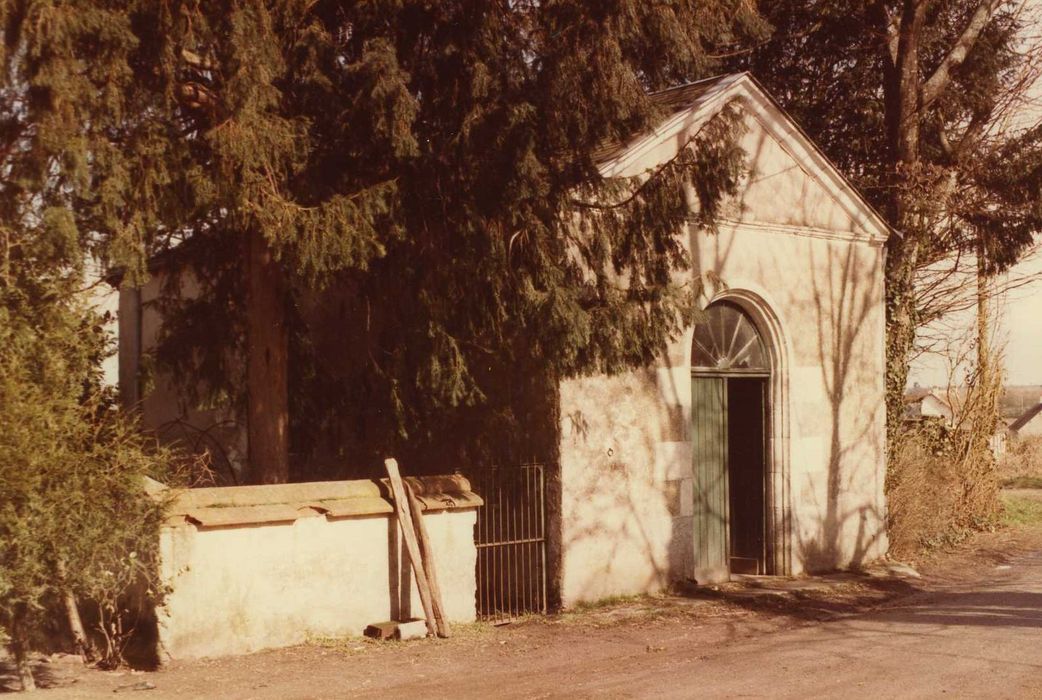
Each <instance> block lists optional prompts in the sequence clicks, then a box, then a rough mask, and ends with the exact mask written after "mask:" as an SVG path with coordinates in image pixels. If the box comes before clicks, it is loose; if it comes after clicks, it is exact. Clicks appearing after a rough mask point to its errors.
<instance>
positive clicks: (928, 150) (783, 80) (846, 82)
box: [735, 0, 1042, 444]
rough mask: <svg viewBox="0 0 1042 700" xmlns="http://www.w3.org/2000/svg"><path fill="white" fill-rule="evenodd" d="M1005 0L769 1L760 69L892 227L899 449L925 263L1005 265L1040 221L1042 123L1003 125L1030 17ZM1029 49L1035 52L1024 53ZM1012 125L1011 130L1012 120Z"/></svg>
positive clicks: (1018, 86)
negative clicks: (1039, 127)
mask: <svg viewBox="0 0 1042 700" xmlns="http://www.w3.org/2000/svg"><path fill="white" fill-rule="evenodd" d="M1025 7H1026V5H1025V4H1024V3H1016V2H1005V1H1003V0H912V1H906V2H891V1H889V0H876V1H873V2H867V3H855V2H848V1H847V0H818V1H815V2H810V3H807V2H781V3H765V4H764V5H763V12H764V15H765V17H766V19H768V20H769V21H770V22H771V23H772V24H773V25H774V26H775V32H774V34H773V35H772V38H771V39H770V41H768V42H766V43H765V44H764V45H762V46H760V47H757V48H756V50H754V51H752V52H751V53H750V54H749V55H747V56H742V57H740V58H737V59H735V63H736V64H737V65H739V66H741V67H748V68H750V69H751V70H752V71H753V72H754V73H755V74H756V75H757V77H758V78H759V79H760V80H762V81H763V82H764V83H765V85H766V86H767V87H768V89H769V90H770V91H771V92H772V94H774V95H775V96H776V97H777V98H778V99H779V101H780V102H781V103H782V104H783V105H784V106H785V107H786V109H788V110H789V111H790V112H791V113H792V114H793V115H794V116H795V117H796V119H797V121H799V122H800V123H801V124H802V125H803V126H804V127H805V128H806V129H807V130H808V132H809V133H810V134H811V135H812V136H813V137H814V138H815V140H816V141H817V142H818V143H819V144H821V146H822V147H823V148H824V149H825V151H826V152H827V153H828V155H829V156H830V158H832V159H833V160H834V161H835V162H836V163H837V164H838V165H839V166H840V167H841V168H842V169H843V170H844V171H845V172H846V173H847V174H848V175H849V176H850V177H851V178H852V179H853V180H854V182H856V183H857V184H858V185H859V187H860V188H861V189H862V191H864V192H865V193H866V194H867V196H868V197H869V199H870V200H871V201H872V202H873V203H874V204H875V205H876V206H877V207H878V208H879V209H880V211H881V212H882V213H883V214H884V216H885V217H886V219H887V220H888V222H889V223H890V224H891V226H892V227H893V228H894V231H895V233H894V235H892V236H891V237H890V240H889V241H888V244H887V261H886V313H887V377H886V387H887V422H888V426H889V427H888V436H889V441H890V443H891V444H893V442H894V440H895V438H896V435H897V433H898V432H899V430H900V426H901V415H902V412H903V410H904V404H903V396H904V391H905V387H906V384H907V380H908V370H909V362H910V360H911V358H912V355H913V349H914V343H915V339H916V331H917V329H919V328H921V327H922V325H923V324H925V323H927V322H929V321H931V320H934V313H935V309H933V308H927V307H924V306H923V305H922V304H921V303H919V302H920V298H919V297H918V296H917V293H916V291H917V290H916V283H917V281H918V280H919V279H920V278H919V275H920V273H922V271H923V270H924V269H925V268H927V267H929V266H930V265H931V264H934V263H936V262H937V261H938V260H941V259H944V258H945V257H946V256H950V255H953V254H956V253H959V252H967V253H970V254H971V255H973V254H976V253H977V251H978V250H980V251H982V252H983V256H982V257H983V259H984V267H983V269H984V271H985V273H986V274H993V273H995V272H998V271H1001V270H1004V269H1006V268H1008V267H1009V266H1010V265H1011V264H1012V263H1014V262H1015V261H1016V260H1017V258H1018V256H1019V255H1020V254H1021V253H1022V252H1023V251H1024V250H1025V249H1026V248H1027V247H1028V246H1029V245H1030V243H1031V241H1032V236H1033V234H1034V233H1035V232H1037V231H1038V230H1039V229H1040V227H1042V193H1040V190H1039V188H1038V177H1039V175H1038V173H1039V170H1038V166H1037V163H1038V159H1039V154H1040V152H1042V151H1040V150H1039V140H1038V134H1037V133H1036V132H1035V131H1031V132H1027V133H1025V132H1024V131H1023V130H1020V131H1018V130H1016V129H1008V128H1004V127H1003V126H1002V125H1001V124H1000V123H999V122H1000V119H1001V118H1004V117H1006V116H1008V109H1009V107H1010V105H1011V104H1015V103H1016V100H1017V98H1018V91H1023V90H1024V89H1025V88H1026V87H1029V84H1025V82H1024V78H1025V71H1024V67H1025V65H1026V64H1029V63H1030V62H1035V63H1037V58H1033V57H1032V52H1037V49H1031V47H1030V46H1028V47H1026V46H1025V44H1023V43H1022V42H1023V36H1024V35H1023V31H1024V30H1025V29H1027V27H1026V26H1025V23H1026V22H1029V21H1030V18H1031V16H1032V15H1030V14H1025ZM1025 48H1028V49H1030V50H1029V51H1026V52H1025V50H1024V49H1025ZM1006 126H1008V125H1006Z"/></svg>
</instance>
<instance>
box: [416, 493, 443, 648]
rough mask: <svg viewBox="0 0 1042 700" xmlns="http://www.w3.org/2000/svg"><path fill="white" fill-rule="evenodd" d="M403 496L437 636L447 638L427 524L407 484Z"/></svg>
mask: <svg viewBox="0 0 1042 700" xmlns="http://www.w3.org/2000/svg"><path fill="white" fill-rule="evenodd" d="M405 495H406V497H407V498H408V499H409V510H410V511H412V522H413V526H414V527H415V529H416V534H417V535H419V544H420V554H421V555H422V556H423V571H424V573H425V574H426V575H427V583H429V584H430V587H431V602H432V603H433V606H434V620H435V622H437V623H438V636H439V637H449V636H451V634H452V631H451V630H450V629H449V620H448V616H447V615H446V614H445V602H444V599H443V598H442V597H441V586H439V585H438V572H437V569H436V567H435V566H434V550H433V548H432V547H431V538H430V536H429V535H428V534H427V524H426V523H424V522H423V504H421V503H420V499H418V498H416V493H415V492H414V491H413V489H412V487H411V486H409V484H405Z"/></svg>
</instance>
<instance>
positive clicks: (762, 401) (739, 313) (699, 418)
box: [691, 301, 774, 583]
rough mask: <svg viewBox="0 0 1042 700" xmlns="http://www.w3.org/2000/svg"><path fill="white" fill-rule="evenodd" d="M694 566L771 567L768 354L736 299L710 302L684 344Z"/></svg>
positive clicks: (742, 570)
mask: <svg viewBox="0 0 1042 700" xmlns="http://www.w3.org/2000/svg"><path fill="white" fill-rule="evenodd" d="M691 365H692V379H691V387H692V404H691V420H692V426H691V427H692V441H693V465H692V466H693V469H694V476H695V489H694V491H695V543H694V546H695V553H694V554H695V556H694V561H695V567H694V569H695V570H694V578H695V580H696V581H698V582H699V583H712V582H718V581H724V580H727V579H728V578H729V577H730V575H731V574H732V573H735V574H769V573H774V571H773V568H774V567H773V563H772V562H773V553H772V551H771V549H772V538H771V536H770V534H771V533H770V532H769V531H768V530H769V527H770V518H769V513H770V508H769V493H770V483H769V478H768V475H769V473H770V470H769V469H768V462H769V459H770V457H769V450H768V445H769V430H770V423H771V421H770V415H771V414H770V379H771V362H770V354H769V352H768V349H767V347H766V345H765V344H764V341H763V337H762V335H761V333H760V330H759V329H758V328H757V326H756V323H755V322H754V321H753V319H752V317H750V316H749V314H748V313H746V311H745V310H744V309H742V307H741V306H739V305H737V304H735V303H733V302H729V301H719V302H715V303H713V304H711V305H710V306H709V307H708V308H707V309H706V310H705V315H704V317H703V318H702V321H701V322H700V323H699V324H697V325H696V326H695V329H694V334H693V339H692V350H691Z"/></svg>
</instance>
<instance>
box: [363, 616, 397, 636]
mask: <svg viewBox="0 0 1042 700" xmlns="http://www.w3.org/2000/svg"><path fill="white" fill-rule="evenodd" d="M397 631H398V623H397V622H395V621H394V620H388V621H387V622H374V623H373V624H371V625H369V626H368V627H366V628H365V631H364V632H363V633H362V634H364V635H365V636H367V637H372V638H373V639H391V638H393V637H394V634H395V632H397Z"/></svg>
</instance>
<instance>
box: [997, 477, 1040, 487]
mask: <svg viewBox="0 0 1042 700" xmlns="http://www.w3.org/2000/svg"><path fill="white" fill-rule="evenodd" d="M1002 488H1004V489H1042V476H1016V477H1013V478H1012V479H1006V480H1005V481H1003V482H1002Z"/></svg>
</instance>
